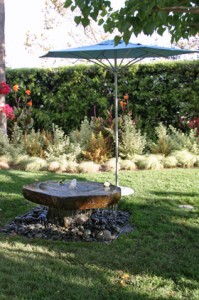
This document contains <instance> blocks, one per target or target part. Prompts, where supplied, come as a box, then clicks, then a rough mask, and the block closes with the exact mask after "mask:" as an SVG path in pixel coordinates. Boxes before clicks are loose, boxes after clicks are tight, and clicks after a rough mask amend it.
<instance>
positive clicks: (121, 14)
mask: <svg viewBox="0 0 199 300" xmlns="http://www.w3.org/2000/svg"><path fill="white" fill-rule="evenodd" d="M65 7H70V8H71V10H72V11H74V10H75V8H79V9H80V13H79V11H78V12H77V13H76V14H75V17H74V20H75V22H76V23H77V25H78V24H80V23H81V24H82V25H83V26H84V27H86V26H88V25H89V24H90V20H91V19H93V20H94V21H97V22H98V24H99V25H103V28H104V30H105V32H110V33H112V32H113V31H114V29H117V30H118V31H119V35H115V42H116V44H117V43H118V42H119V40H120V39H121V38H123V40H124V41H125V42H126V43H128V41H129V39H130V37H131V35H132V34H135V35H136V36H137V35H138V34H140V33H142V32H144V34H146V35H151V34H153V33H154V32H156V31H157V32H158V34H160V35H162V34H163V33H164V32H165V31H166V29H168V31H169V32H170V34H171V38H172V41H173V40H175V41H178V40H179V39H180V38H188V37H190V36H194V35H196V34H197V33H198V31H199V8H198V1H197V0H193V1H189V0H184V1H179V0H161V1H160V0H153V1H152V0H142V1H140V0H126V1H125V3H124V5H123V3H121V5H120V7H119V8H118V9H117V10H113V8H112V3H111V1H110V0H85V1H81V0H66V1H65Z"/></svg>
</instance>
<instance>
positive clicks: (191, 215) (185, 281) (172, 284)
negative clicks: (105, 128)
mask: <svg viewBox="0 0 199 300" xmlns="http://www.w3.org/2000/svg"><path fill="white" fill-rule="evenodd" d="M45 176H47V177H45ZM64 176H65V175H64ZM11 177H12V178H13V174H11ZM58 177H59V176H58ZM71 178H73V176H72V175H71V176H69V177H68V179H69V180H70V179H71ZM49 179H51V178H49V174H48V175H44V176H42V177H40V178H39V180H49ZM56 179H57V177H56ZM81 179H82V177H81ZM23 180H24V179H23ZM25 181H26V182H29V179H28V178H26V179H25ZM153 193H154V195H155V198H154V197H153V195H149V197H148V198H146V197H143V196H142V197H139V196H136V195H135V196H132V197H124V198H123V199H122V201H121V203H119V209H122V210H127V211H130V212H131V214H132V219H131V222H132V225H133V226H134V229H135V230H134V231H133V232H131V233H129V234H123V235H121V236H120V237H119V239H118V240H116V241H114V242H112V243H111V244H110V245H106V244H101V243H85V242H77V243H72V242H67V243H66V242H58V241H47V240H38V239H37V240H36V239H35V240H27V239H25V238H20V237H14V238H13V237H12V238H5V237H3V236H1V237H0V242H1V243H2V245H3V247H1V248H0V251H1V252H2V255H1V256H0V257H1V258H0V260H2V262H1V269H0V274H1V277H0V299H1V296H2V299H6V300H7V299H13V298H14V297H15V298H14V299H20V300H22V299H26V300H27V299H49V300H50V299H125V300H126V299H127V300H128V299H146V300H148V299H160V300H161V299H162V300H163V299H171V298H172V299H197V298H196V297H195V296H194V293H195V291H196V289H197V288H198V281H199V273H198V261H199V247H198V245H199V230H198V211H196V210H193V211H188V210H183V209H180V208H179V207H178V204H179V202H180V199H181V197H182V196H183V195H184V193H177V194H176V193H174V194H175V196H176V197H175V199H174V200H171V199H168V198H166V196H169V195H172V192H170V193H169V192H166V193H164V192H158V193H156V192H151V194H153ZM191 195H192V194H191ZM194 196H195V194H194ZM196 196H197V195H196ZM2 266H3V267H2ZM8 270H9V273H8ZM121 272H123V273H127V274H128V275H129V278H130V281H129V282H127V283H126V285H125V286H123V285H121V279H122V278H121V277H120V275H119V274H121ZM5 274H6V276H5ZM1 278H2V279H3V280H2V279H1ZM8 283H9V284H10V285H12V283H13V284H14V286H15V288H14V289H12V288H9V286H8ZM32 295H34V296H32ZM195 295H196V294H195ZM16 296H17V297H16ZM6 297H7V298H6ZM194 297H195V298H194Z"/></svg>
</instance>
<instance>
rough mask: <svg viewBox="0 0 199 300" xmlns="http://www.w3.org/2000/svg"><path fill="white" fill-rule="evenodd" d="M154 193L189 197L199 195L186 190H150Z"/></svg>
mask: <svg viewBox="0 0 199 300" xmlns="http://www.w3.org/2000/svg"><path fill="white" fill-rule="evenodd" d="M150 192H151V193H152V194H154V195H157V196H180V197H183V196H187V197H199V193H195V192H193V193H184V192H174V191H166V192H156V191H150Z"/></svg>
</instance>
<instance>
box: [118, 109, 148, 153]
mask: <svg viewBox="0 0 199 300" xmlns="http://www.w3.org/2000/svg"><path fill="white" fill-rule="evenodd" d="M145 146H146V136H145V135H142V134H141V132H140V130H139V129H137V128H136V125H135V123H134V122H133V121H132V119H131V117H130V116H129V115H125V116H124V117H123V119H122V121H121V127H120V130H119V155H120V157H122V158H125V159H132V158H133V156H134V155H135V154H142V153H143V151H144V149H145Z"/></svg>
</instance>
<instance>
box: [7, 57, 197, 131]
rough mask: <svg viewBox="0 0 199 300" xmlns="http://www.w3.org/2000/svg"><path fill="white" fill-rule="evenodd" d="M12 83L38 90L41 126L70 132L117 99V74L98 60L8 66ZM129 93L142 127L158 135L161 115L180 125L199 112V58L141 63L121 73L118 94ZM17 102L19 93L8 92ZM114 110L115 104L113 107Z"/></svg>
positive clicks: (11, 101) (36, 108)
mask: <svg viewBox="0 0 199 300" xmlns="http://www.w3.org/2000/svg"><path fill="white" fill-rule="evenodd" d="M6 77H7V83H8V84H10V86H13V85H14V84H19V85H22V86H24V87H26V88H27V89H30V90H31V91H32V93H31V96H32V100H33V118H34V120H35V123H34V126H35V129H36V130H37V129H39V128H40V129H42V128H44V129H46V130H51V128H52V123H54V124H56V125H58V126H59V127H61V128H62V129H63V130H64V131H65V132H66V133H69V132H70V131H71V130H72V129H75V128H78V127H79V126H80V124H81V121H82V120H83V119H84V117H85V116H88V117H91V116H93V115H95V114H96V115H97V116H102V117H104V116H105V115H106V114H105V112H106V111H107V110H110V108H111V106H113V104H114V78H113V74H112V73H111V72H109V71H106V70H104V69H102V68H100V67H98V66H88V65H79V66H73V67H65V68H57V69H8V70H7V71H6ZM125 93H128V94H129V109H130V110H131V111H132V116H133V118H135V119H136V120H137V122H138V125H139V127H140V128H141V129H142V130H143V131H146V132H147V133H148V135H152V133H153V131H154V127H155V126H157V124H158V123H159V122H160V121H161V122H163V123H164V124H166V125H167V124H172V125H173V126H175V127H176V126H178V124H179V117H180V116H188V117H193V116H195V117H198V116H199V61H192V62H190V61H183V62H182V61H180V62H175V61H171V62H166V63H153V64H137V65H134V66H131V67H129V68H128V69H124V70H123V71H121V72H120V73H119V77H118V96H119V98H120V99H123V95H124V94H125ZM6 100H7V103H9V104H11V105H14V97H13V93H11V94H9V95H8V96H7V97H6ZM113 116H114V110H113Z"/></svg>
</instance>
